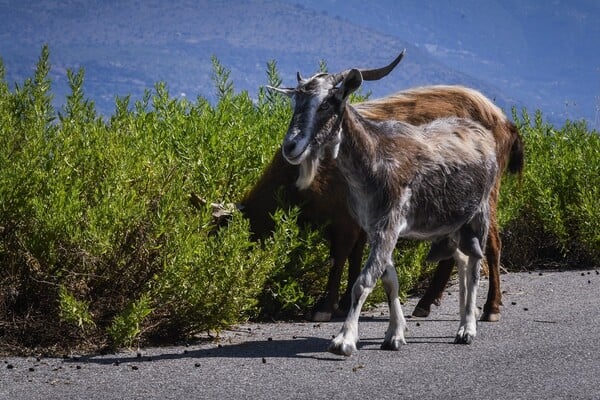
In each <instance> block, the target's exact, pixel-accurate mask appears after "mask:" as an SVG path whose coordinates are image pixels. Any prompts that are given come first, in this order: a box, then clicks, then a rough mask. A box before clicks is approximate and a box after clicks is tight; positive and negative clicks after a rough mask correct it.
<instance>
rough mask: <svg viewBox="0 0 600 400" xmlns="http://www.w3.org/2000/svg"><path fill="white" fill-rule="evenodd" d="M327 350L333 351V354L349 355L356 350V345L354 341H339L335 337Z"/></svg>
mask: <svg viewBox="0 0 600 400" xmlns="http://www.w3.org/2000/svg"><path fill="white" fill-rule="evenodd" d="M327 351H328V352H330V353H333V354H337V355H340V356H346V357H348V356H350V355H352V353H354V352H355V351H356V345H355V344H354V343H346V342H341V343H338V342H337V341H336V340H335V339H334V340H333V341H332V342H331V344H330V345H329V348H328V349H327Z"/></svg>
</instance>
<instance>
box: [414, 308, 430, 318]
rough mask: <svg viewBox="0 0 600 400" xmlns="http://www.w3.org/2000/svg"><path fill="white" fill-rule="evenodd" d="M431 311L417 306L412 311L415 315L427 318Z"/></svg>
mask: <svg viewBox="0 0 600 400" xmlns="http://www.w3.org/2000/svg"><path fill="white" fill-rule="evenodd" d="M429 311H430V310H427V309H426V308H423V307H419V306H416V307H415V309H414V310H413V312H412V315H413V317H419V318H425V317H427V316H429Z"/></svg>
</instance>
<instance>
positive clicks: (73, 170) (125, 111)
mask: <svg viewBox="0 0 600 400" xmlns="http://www.w3.org/2000/svg"><path fill="white" fill-rule="evenodd" d="M48 57H49V55H48V49H47V48H44V49H43V52H42V55H41V57H40V60H39V62H38V66H37V70H36V73H35V77H34V78H33V79H29V80H27V81H26V82H25V83H24V84H23V85H22V86H21V87H17V88H16V89H15V90H14V91H13V92H11V91H10V90H9V88H8V85H7V84H6V83H5V82H4V76H2V83H1V84H0V123H1V124H2V126H1V128H2V135H1V137H0V237H1V239H2V240H1V245H0V263H1V264H2V270H1V272H0V288H1V289H0V291H1V292H0V298H1V302H0V321H1V325H0V335H1V336H2V339H3V341H6V342H8V345H15V346H20V345H24V346H28V347H35V346H53V345H55V344H56V342H60V341H61V340H62V341H63V342H64V343H63V344H64V345H67V346H68V345H72V344H73V343H75V344H76V343H79V342H81V339H82V337H87V338H92V337H93V338H95V339H94V340H95V342H96V343H98V344H100V345H102V344H106V343H112V344H114V345H116V346H120V345H123V344H132V343H133V342H134V341H135V340H139V339H140V335H142V334H146V335H155V336H164V335H168V334H171V335H177V336H172V338H176V337H180V336H181V335H191V334H193V333H196V332H199V331H201V330H208V329H212V330H218V329H221V328H223V327H226V326H229V325H231V324H233V323H235V322H239V321H242V320H244V319H246V318H249V317H252V316H255V315H257V313H258V308H259V306H258V304H257V298H258V294H259V293H260V292H261V291H262V290H263V286H264V282H265V280H266V279H267V276H268V275H269V274H270V272H271V270H273V269H274V268H275V266H278V265H280V264H281V263H285V260H287V259H288V253H290V252H291V251H293V250H294V246H295V242H296V239H295V237H294V235H293V234H292V233H294V232H296V231H297V230H296V228H295V220H294V218H293V216H290V217H284V215H283V214H277V215H276V216H275V218H276V219H277V222H278V223H277V230H276V232H275V234H274V236H273V238H272V239H270V240H268V241H266V242H264V243H253V242H251V241H250V239H249V235H248V227H247V221H244V220H243V219H242V218H241V217H239V216H238V217H235V218H234V220H233V221H232V224H231V225H230V229H227V230H223V231H222V232H220V233H219V234H218V235H216V236H211V235H210V234H209V233H210V231H211V221H212V220H211V215H210V210H209V209H208V208H206V207H205V208H203V207H201V208H200V209H198V208H197V207H194V206H192V204H191V203H190V193H192V192H199V193H201V194H202V195H203V196H205V197H206V198H210V199H215V200H229V199H237V198H240V197H241V195H242V194H243V192H244V191H245V190H246V189H247V188H248V187H249V186H250V185H251V184H252V183H253V182H254V181H256V179H257V178H258V176H259V174H260V173H261V171H262V169H263V167H264V165H265V163H266V162H267V160H270V157H271V155H272V153H273V151H274V150H275V148H276V147H277V145H278V140H279V134H280V132H282V131H283V129H284V126H285V124H286V122H285V120H286V118H287V113H288V110H287V108H286V107H284V104H283V102H282V101H278V102H267V101H266V99H265V97H264V94H263V95H261V97H260V98H259V103H258V105H256V104H254V103H253V101H252V99H250V97H249V96H248V95H247V93H241V94H236V95H234V94H233V86H232V84H231V83H228V82H227V77H226V74H225V73H224V72H223V71H224V70H223V69H219V66H218V62H217V61H216V60H214V62H215V68H216V69H215V71H216V75H215V82H216V84H221V85H222V86H220V87H223V88H224V89H223V91H222V93H221V95H222V98H221V99H220V101H219V102H218V104H217V105H216V106H212V105H210V104H209V103H208V102H207V101H205V100H204V99H201V98H199V99H198V100H197V101H196V102H195V103H192V102H189V101H186V100H174V99H172V98H171V97H170V96H169V93H168V91H167V88H166V85H164V84H157V85H156V87H155V88H154V90H153V91H147V92H146V95H145V96H144V98H143V99H142V100H140V101H138V102H135V104H130V103H131V102H130V99H129V98H121V99H117V101H116V110H115V113H114V115H113V116H112V117H110V118H109V119H103V118H102V117H100V116H98V115H96V113H95V109H94V105H93V103H92V102H90V101H88V100H85V98H84V96H83V93H82V84H83V78H84V74H83V71H79V72H77V73H73V72H71V71H69V73H68V78H69V83H70V85H71V91H72V93H71V95H70V96H69V97H68V98H67V103H66V105H65V107H64V109H62V110H61V111H60V112H59V113H58V115H57V113H55V111H54V110H53V109H52V106H51V101H52V97H51V90H50V85H51V83H50V81H49V80H48V78H47V75H48V71H49V69H50V66H49V61H48ZM219 80H221V81H220V83H218V82H219ZM249 150H250V151H249ZM292 227H293V228H294V229H292Z"/></svg>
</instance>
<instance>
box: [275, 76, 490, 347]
mask: <svg viewBox="0 0 600 400" xmlns="http://www.w3.org/2000/svg"><path fill="white" fill-rule="evenodd" d="M362 81H363V77H362V76H361V72H360V71H359V70H356V69H351V70H347V71H344V72H342V73H339V74H324V73H321V74H317V75H315V76H313V77H311V78H308V79H302V78H301V77H300V75H298V85H297V87H296V88H270V89H272V90H276V91H278V92H280V93H283V94H285V95H287V96H289V97H291V99H292V107H293V116H292V119H291V122H290V125H289V128H288V131H287V133H286V135H285V138H284V140H283V144H282V152H283V156H284V158H285V159H286V160H287V161H288V162H289V163H291V164H294V165H300V175H301V176H300V177H299V180H298V183H299V184H300V185H309V184H310V182H311V181H312V179H313V178H314V177H315V174H316V172H317V170H318V166H319V161H320V160H321V158H322V157H323V155H324V152H325V151H326V150H327V149H328V150H329V151H330V152H331V154H332V155H333V157H334V158H336V162H337V166H338V168H339V170H340V172H341V174H342V176H344V178H345V179H346V180H347V183H348V203H349V208H350V210H351V212H352V213H353V215H354V216H355V218H356V220H357V221H358V223H359V225H360V226H361V227H362V228H363V229H364V230H365V231H366V232H367V235H368V240H369V244H370V254H369V257H368V260H367V262H366V265H365V267H364V269H363V270H362V272H361V274H360V276H359V277H358V279H357V280H356V282H355V284H354V286H353V288H352V304H351V308H350V311H349V313H348V316H347V318H346V321H345V322H344V324H343V326H342V328H341V331H340V333H339V334H338V335H337V336H336V337H335V338H334V339H333V341H332V343H331V345H330V346H329V351H330V352H333V353H336V354H343V355H350V354H352V352H353V351H355V350H356V343H357V342H358V320H359V315H360V311H361V308H362V306H363V304H364V302H365V300H366V298H367V296H368V295H369V293H370V292H371V291H372V289H373V287H374V285H375V283H376V281H377V279H379V278H381V279H382V281H383V286H384V288H385V291H386V294H387V297H388V304H389V308H390V321H389V326H388V329H387V332H386V335H385V339H384V342H383V344H382V346H381V347H382V349H389V350H398V349H399V347H400V345H401V344H405V343H406V341H405V339H404V331H405V328H406V321H405V319H404V316H403V314H402V309H401V306H400V300H399V298H398V277H397V275H396V269H395V268H394V265H393V262H392V252H393V250H394V248H395V245H396V241H397V240H398V238H399V237H403V238H411V239H419V240H430V241H432V242H433V244H432V248H431V250H430V259H441V258H444V257H446V256H447V255H451V257H453V258H454V259H455V260H456V263H457V265H458V271H459V281H460V327H459V330H458V332H457V334H456V340H455V342H456V343H464V344H469V343H471V341H472V340H473V338H474V337H475V335H476V304H475V300H476V294H477V286H478V283H479V271H480V266H481V260H482V257H483V249H484V247H485V243H486V239H487V233H488V225H489V207H488V199H489V196H490V191H491V190H492V187H493V185H494V182H495V179H496V176H497V171H498V163H497V161H496V154H495V141H494V137H493V135H492V133H491V132H490V131H488V130H487V129H485V128H484V127H483V126H481V125H480V124H478V123H476V122H473V121H471V120H468V119H461V118H445V119H439V120H436V121H434V122H432V123H429V124H427V125H422V126H419V127H416V126H413V125H410V124H407V123H404V122H400V121H393V120H390V121H383V122H379V121H374V120H369V119H367V118H365V117H363V116H361V115H360V114H359V113H358V112H357V111H356V110H355V109H354V108H353V107H352V106H351V105H350V104H349V103H348V97H349V96H350V94H351V93H353V92H354V91H355V90H357V89H358V88H359V87H360V85H361V84H362Z"/></svg>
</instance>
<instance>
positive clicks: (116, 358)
mask: <svg viewBox="0 0 600 400" xmlns="http://www.w3.org/2000/svg"><path fill="white" fill-rule="evenodd" d="M386 320H387V318H379V317H361V321H364V322H367V321H371V322H377V321H381V322H384V321H386ZM336 321H337V319H336ZM336 321H334V322H336ZM340 321H342V319H340ZM449 321H455V320H453V319H452V320H444V319H441V320H437V319H419V322H421V323H427V322H449ZM241 340H242V341H240V342H239V343H221V344H219V343H218V342H214V341H209V342H206V343H202V341H199V342H198V346H199V348H197V347H196V346H195V345H193V346H191V347H165V348H162V349H161V348H158V349H154V350H153V351H151V352H149V353H147V354H143V355H142V353H137V354H136V355H135V356H127V355H126V354H120V355H119V354H116V355H113V356H110V355H108V356H107V355H99V354H92V355H86V356H82V357H77V358H71V359H68V360H65V361H66V362H82V361H83V362H89V363H96V364H100V365H112V364H116V363H144V362H152V361H160V360H177V359H202V358H257V359H263V358H264V359H268V358H304V359H314V360H321V361H344V360H345V359H346V357H343V356H337V355H334V354H331V353H328V352H327V348H328V346H329V344H330V343H331V337H329V338H327V337H315V336H294V337H293V338H292V339H278V338H277V339H276V338H273V339H271V338H268V339H267V340H264V339H262V340H256V339H253V338H249V339H248V340H243V339H241ZM453 340H454V336H419V335H414V336H413V335H410V333H409V334H408V336H407V338H406V341H407V343H408V345H411V344H449V343H452V342H453ZM382 341H383V336H382V337H377V338H375V337H373V338H371V337H365V338H361V340H360V341H359V343H358V345H357V347H358V350H359V351H373V350H379V346H380V345H381V342H382ZM161 350H164V351H162V352H161Z"/></svg>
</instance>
